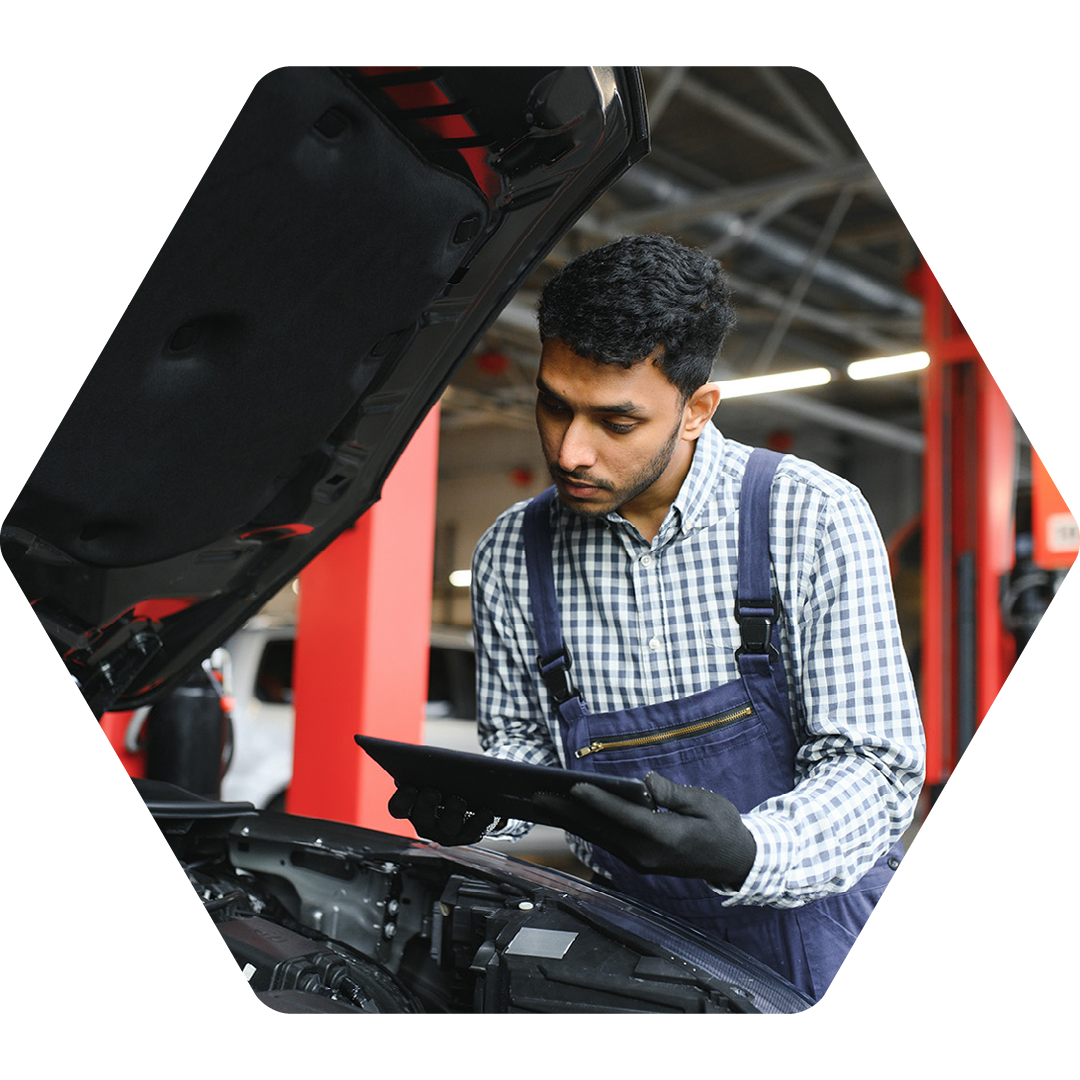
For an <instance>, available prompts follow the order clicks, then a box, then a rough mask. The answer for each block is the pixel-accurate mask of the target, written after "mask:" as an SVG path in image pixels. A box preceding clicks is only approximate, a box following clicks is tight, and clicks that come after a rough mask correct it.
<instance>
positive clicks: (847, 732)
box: [718, 479, 925, 906]
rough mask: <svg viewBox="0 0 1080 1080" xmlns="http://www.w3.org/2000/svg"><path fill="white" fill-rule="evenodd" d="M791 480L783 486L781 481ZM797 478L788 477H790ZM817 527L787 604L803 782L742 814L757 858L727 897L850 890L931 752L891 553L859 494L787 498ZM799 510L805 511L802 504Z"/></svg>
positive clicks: (902, 815) (906, 810)
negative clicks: (897, 598) (903, 632)
mask: <svg viewBox="0 0 1080 1080" xmlns="http://www.w3.org/2000/svg"><path fill="white" fill-rule="evenodd" d="M778 482H779V483H784V482H785V479H779V480H778ZM786 482H788V483H791V481H786ZM781 502H786V505H787V506H788V507H790V508H793V509H791V510H790V511H789V512H791V513H792V515H793V517H794V519H795V520H799V521H801V522H803V523H816V524H815V525H814V526H813V530H812V532H811V533H808V534H806V535H804V536H802V537H801V538H800V540H799V541H798V542H797V543H796V545H795V548H796V552H797V555H798V561H797V565H799V566H801V571H800V574H799V576H798V578H797V579H795V580H796V581H797V584H798V588H797V594H796V597H797V599H793V598H791V597H789V598H788V601H787V602H788V603H792V604H796V603H797V605H798V606H797V609H796V610H794V611H792V610H791V609H790V608H789V618H790V619H791V634H790V636H791V645H792V649H791V651H792V654H793V655H792V656H790V657H786V658H785V660H786V662H788V663H790V664H792V665H793V669H792V674H793V676H794V680H795V687H796V699H797V708H798V711H799V714H800V715H799V717H798V720H799V721H800V726H801V728H802V729H803V733H802V737H801V740H800V741H801V745H800V747H799V750H798V752H797V755H796V770H797V783H796V786H795V788H794V790H793V791H791V792H790V793H788V794H785V795H781V796H778V797H776V798H773V799H769V800H767V801H766V802H765V803H763V804H762V805H761V806H759V807H757V808H756V809H755V810H753V811H752V812H750V813H748V814H744V815H743V822H744V823H745V825H746V826H747V828H748V829H749V830H750V831H751V833H752V834H753V837H754V840H755V843H756V848H757V853H756V857H755V860H754V864H753V866H752V867H751V869H750V872H749V874H748V875H747V877H746V880H745V881H744V883H743V885H742V887H741V888H740V889H738V890H727V891H724V890H718V891H721V892H722V893H723V894H724V895H726V896H728V897H730V901H729V902H738V903H751V904H753V903H758V904H773V905H776V906H797V905H799V904H802V903H805V902H806V901H807V900H811V899H815V898H816V897H819V896H825V895H829V894H831V893H836V892H842V891H844V890H846V889H847V888H849V887H850V886H851V885H853V884H854V883H855V882H856V881H857V880H858V879H859V878H860V877H861V876H862V874H863V873H865V871H866V870H867V869H869V867H870V866H871V865H872V864H873V862H874V861H875V860H876V859H877V858H879V857H880V856H881V855H882V854H883V853H884V852H885V851H886V850H888V848H889V846H890V845H891V844H892V843H893V842H894V841H895V840H896V839H897V838H898V837H899V836H900V835H901V834H902V833H903V830H904V829H905V828H906V826H907V825H908V823H909V822H910V820H911V817H912V815H913V813H914V809H915V802H916V799H917V797H918V793H919V791H920V789H921V787H922V781H923V776H924V768H925V745H924V740H923V733H922V725H921V723H920V720H919V711H918V702H917V699H916V695H915V688H914V684H913V682H912V678H911V673H910V670H909V668H908V663H907V658H906V656H905V654H904V650H903V646H902V643H901V639H900V631H899V627H898V625H897V620H896V611H895V604H894V601H893V595H892V583H891V579H890V575H889V564H888V556H887V554H886V551H885V545H884V543H883V541H882V539H881V534H880V532H879V530H878V527H877V523H876V522H875V521H874V518H873V514H872V513H871V511H870V508H869V506H868V505H867V503H866V500H865V499H864V498H863V496H862V495H861V493H860V492H859V491H858V490H857V489H855V488H848V489H842V490H840V491H839V492H837V491H831V492H825V491H822V490H820V489H818V488H816V487H814V486H812V485H806V486H805V488H804V489H803V490H801V491H800V490H793V491H790V492H788V493H785V494H784V495H782V497H781ZM800 504H801V505H800Z"/></svg>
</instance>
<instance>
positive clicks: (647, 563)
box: [638, 555, 653, 566]
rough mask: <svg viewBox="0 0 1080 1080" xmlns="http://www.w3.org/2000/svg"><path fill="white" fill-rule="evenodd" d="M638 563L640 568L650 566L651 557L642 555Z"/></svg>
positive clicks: (651, 562)
mask: <svg viewBox="0 0 1080 1080" xmlns="http://www.w3.org/2000/svg"><path fill="white" fill-rule="evenodd" d="M638 561H639V562H640V563H641V565H642V566H652V564H653V557H652V556H651V555H642V556H641V558H640V559H639V560H638Z"/></svg>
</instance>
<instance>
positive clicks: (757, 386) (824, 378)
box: [720, 367, 832, 401]
mask: <svg viewBox="0 0 1080 1080" xmlns="http://www.w3.org/2000/svg"><path fill="white" fill-rule="evenodd" d="M831 378H832V374H831V373H830V372H829V369H828V368H823V367H817V368H805V369H804V370H802V371H781V372H778V373H776V374H775V375H752V376H750V377H749V378H747V379H730V380H726V381H721V382H720V400H721V401H726V400H727V399H728V398H736V397H748V396H749V395H750V394H774V393H777V392H778V391H781V390H802V389H804V388H805V387H807V386H821V385H823V384H824V383H827V382H828V381H829V380H830V379H831Z"/></svg>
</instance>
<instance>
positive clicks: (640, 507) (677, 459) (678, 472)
mask: <svg viewBox="0 0 1080 1080" xmlns="http://www.w3.org/2000/svg"><path fill="white" fill-rule="evenodd" d="M696 446H697V442H696V441H695V442H680V443H679V446H678V449H677V450H676V452H675V454H674V456H673V457H672V459H671V464H670V465H669V466H668V468H667V469H665V470H664V473H663V475H662V476H661V477H660V478H659V479H658V480H657V481H656V483H654V484H653V485H652V486H651V487H650V488H648V489H647V490H646V491H643V492H642V493H641V494H640V495H638V496H637V498H635V499H632V500H631V501H630V502H628V503H624V504H623V505H622V506H621V507H619V513H620V514H621V515H622V516H623V517H624V518H625V519H626V520H627V521H629V522H630V524H631V525H633V526H634V528H636V529H637V531H638V532H639V533H641V536H642V538H643V539H644V540H645V541H647V542H648V543H650V544H651V543H652V542H653V540H655V539H656V534H657V533H659V532H660V526H661V525H663V524H664V519H665V518H666V517H667V513H668V511H669V510H670V509H671V504H672V503H673V502H674V501H675V500H676V498H678V495H679V492H680V491H681V490H682V486H683V482H684V481H685V480H686V477H687V476H688V475H689V473H690V466H691V465H692V464H693V461H694V448H695V447H696Z"/></svg>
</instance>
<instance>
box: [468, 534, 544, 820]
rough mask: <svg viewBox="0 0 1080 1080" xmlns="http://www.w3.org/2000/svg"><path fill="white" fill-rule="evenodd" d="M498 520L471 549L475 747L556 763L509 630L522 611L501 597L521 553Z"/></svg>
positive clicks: (517, 641)
mask: <svg viewBox="0 0 1080 1080" xmlns="http://www.w3.org/2000/svg"><path fill="white" fill-rule="evenodd" d="M512 535H513V532H512V530H508V529H507V528H505V523H504V522H501V521H500V522H496V524H495V525H494V526H493V527H492V528H491V529H489V530H488V531H487V532H486V533H485V534H484V536H483V537H482V538H481V540H480V543H479V544H477V546H476V550H475V552H474V553H473V562H472V584H471V589H470V596H471V603H472V625H473V640H474V642H475V646H476V705H477V734H478V736H479V739H480V746H481V749H482V750H483V751H484V753H485V754H488V755H489V756H490V757H496V758H501V759H503V760H507V761H521V762H526V763H528V764H530V765H559V764H560V761H559V756H558V752H557V750H556V748H555V746H554V744H553V742H552V739H551V732H550V730H549V728H548V724H547V720H546V718H545V715H544V709H543V704H542V702H541V700H540V698H539V695H538V692H537V686H536V680H535V679H534V678H533V677H532V672H531V670H530V667H529V661H528V657H527V656H526V655H525V651H524V648H523V645H522V642H521V636H520V634H518V633H515V627H516V626H521V625H524V622H523V618H524V616H523V613H522V612H520V611H518V610H517V609H516V608H515V610H514V612H513V613H511V611H510V602H509V601H508V599H507V596H506V586H505V579H506V577H507V576H512V575H509V572H508V571H507V570H506V568H507V567H508V566H509V565H511V564H512V563H513V561H514V560H517V559H521V558H523V557H524V556H523V554H522V552H523V549H522V546H521V544H520V543H514V542H513V540H512ZM530 828H532V826H531V824H530V823H528V822H524V821H512V822H509V823H507V825H505V826H503V827H501V828H498V829H496V830H494V831H493V832H492V833H491V834H489V835H492V836H497V837H509V838H517V837H520V836H523V835H525V833H526V832H528V831H529V829H530Z"/></svg>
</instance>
